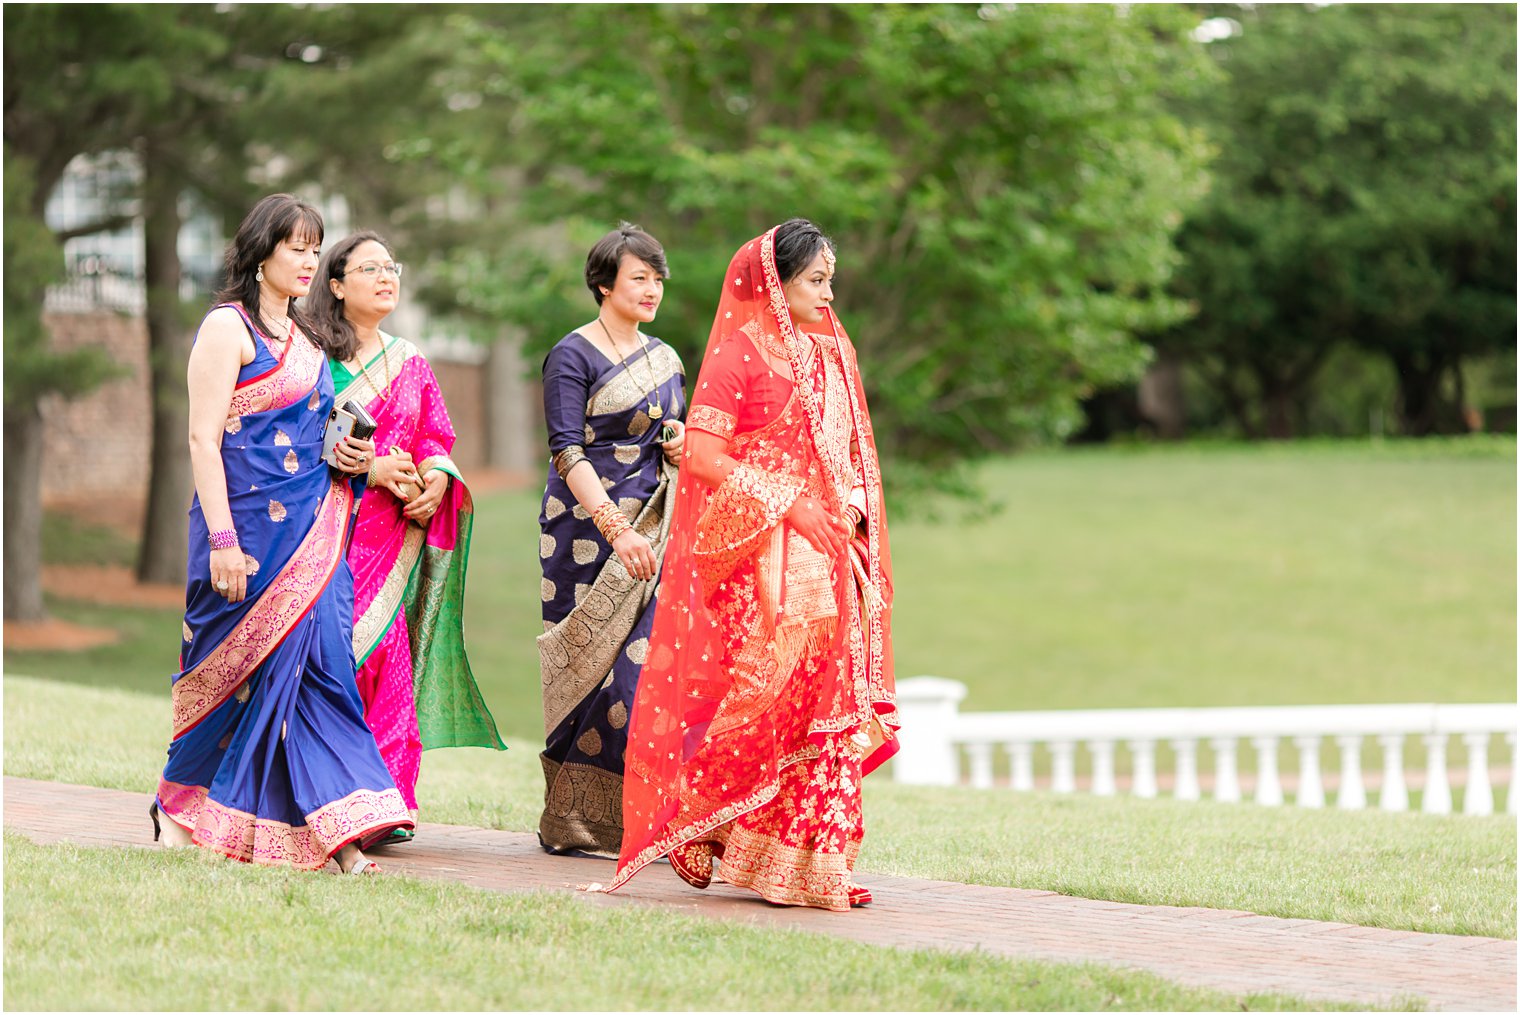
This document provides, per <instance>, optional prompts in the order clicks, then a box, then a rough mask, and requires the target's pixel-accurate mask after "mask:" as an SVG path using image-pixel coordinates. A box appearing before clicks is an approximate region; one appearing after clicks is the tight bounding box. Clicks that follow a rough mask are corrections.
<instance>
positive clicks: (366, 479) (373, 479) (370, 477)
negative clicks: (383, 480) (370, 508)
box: [364, 458, 380, 487]
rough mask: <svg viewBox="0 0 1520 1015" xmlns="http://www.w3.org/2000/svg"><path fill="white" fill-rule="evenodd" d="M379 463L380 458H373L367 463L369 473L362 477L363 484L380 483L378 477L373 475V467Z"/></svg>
mask: <svg viewBox="0 0 1520 1015" xmlns="http://www.w3.org/2000/svg"><path fill="white" fill-rule="evenodd" d="M379 464H380V459H378V458H375V459H373V460H371V461H370V463H369V473H368V474H367V475H366V476H365V477H364V485H365V486H367V487H376V486H379V485H380V477H378V476H376V475H375V467H376V466H378V465H379Z"/></svg>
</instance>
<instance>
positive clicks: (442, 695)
mask: <svg viewBox="0 0 1520 1015" xmlns="http://www.w3.org/2000/svg"><path fill="white" fill-rule="evenodd" d="M382 338H383V339H384V352H383V354H382V355H381V356H376V357H375V359H374V360H373V361H371V362H370V363H368V364H366V369H367V374H366V373H365V372H361V373H359V374H358V375H357V376H350V375H349V373H348V371H347V369H345V368H343V367H342V366H341V365H340V364H336V363H334V364H331V366H332V368H333V373H334V378H335V381H336V383H337V386H338V389H339V390H338V392H337V398H336V404H337V405H339V406H341V405H343V404H344V403H345V402H347V401H349V400H352V401H355V402H357V403H359V404H360V405H363V406H364V407H365V408H366V409H367V410H368V411H369V413H370V415H372V416H373V417H374V418H375V421H376V422H377V423H378V425H379V429H378V430H376V432H375V436H374V441H375V453H376V454H377V455H384V454H389V453H390V449H391V448H393V447H395V448H400V449H401V450H403V451H406V452H409V453H410V454H411V456H412V460H413V462H414V463H415V464H416V466H417V471H418V472H419V473H420V474H421V475H422V476H423V478H424V479H426V477H427V475H428V473H430V472H432V471H434V470H439V471H442V472H444V473H446V474H447V475H448V476H449V485H448V489H447V490H446V491H445V493H444V496H443V501H442V503H441V504H440V505H439V507H438V511H437V512H436V513H435V514H434V515H433V517H432V518H431V519H429V520H428V521H427V523H426V524H425V525H422V524H419V523H418V522H415V521H412V520H409V519H408V518H406V517H405V516H404V515H403V514H402V509H403V507H404V505H403V503H402V502H401V501H400V500H398V499H397V498H396V496H395V495H394V494H392V493H391V492H390V491H389V490H387V489H385V488H383V487H371V488H369V489H367V490H366V491H365V493H364V498H363V500H362V501H361V502H360V505H359V522H358V526H357V528H356V529H355V532H354V537H353V541H352V543H351V545H350V548H349V553H348V563H349V567H350V568H351V569H352V570H353V573H354V638H353V646H354V661H355V663H356V665H357V667H358V685H359V696H360V698H361V699H362V700H363V702H364V718H365V721H366V722H367V723H368V724H369V727H370V729H371V730H372V731H373V732H374V734H375V742H376V744H377V745H378V746H379V748H380V755H381V757H382V758H384V759H385V764H386V767H387V768H388V769H389V770H390V772H391V775H392V776H393V777H394V778H395V780H396V786H397V788H398V789H400V790H401V794H402V797H403V799H404V800H405V801H406V805H407V807H408V808H410V809H412V810H415V809H416V808H417V797H416V791H417V776H418V773H419V771H420V769H421V765H422V752H423V750H425V749H429V748H434V747H491V748H495V749H497V750H505V748H506V745H505V744H503V743H502V741H501V737H500V736H499V734H498V733H497V730H496V722H495V720H494V719H493V718H492V717H491V712H490V710H489V709H488V708H487V707H486V703H485V699H484V698H483V697H482V696H481V694H480V688H479V687H478V686H477V684H476V683H475V677H474V674H473V673H472V672H471V670H470V662H469V659H468V657H467V656H466V655H465V649H464V625H463V621H464V615H463V606H464V585H465V571H466V568H467V566H468V563H469V553H470V536H471V529H472V525H473V517H474V506H473V503H472V501H471V499H470V491H469V489H468V488H467V487H466V486H465V484H464V479H463V477H462V476H461V475H460V472H459V467H458V466H457V465H455V464H454V462H453V460H452V459H451V458H450V457H449V453H450V452H451V451H452V450H453V448H454V427H453V424H452V423H451V422H450V420H449V414H448V410H447V408H446V407H445V406H444V402H443V393H442V391H441V390H440V389H439V387H438V380H437V378H436V377H435V376H434V375H433V371H432V368H431V367H429V366H428V362H427V359H426V358H425V357H424V356H423V355H422V354H421V352H419V351H418V349H417V347H416V346H414V345H413V344H412V343H411V342H408V341H407V340H405V339H402V338H393V337H391V336H389V335H384V334H383V333H382ZM386 378H389V381H390V382H389V384H388V386H386V388H385V390H384V391H377V390H376V389H375V386H374V384H373V383H372V382H371V379H373V381H374V382H378V383H380V384H382V385H383V384H385V379H386Z"/></svg>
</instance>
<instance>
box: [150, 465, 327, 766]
mask: <svg viewBox="0 0 1520 1015" xmlns="http://www.w3.org/2000/svg"><path fill="white" fill-rule="evenodd" d="M353 499H354V493H353V490H352V489H351V488H350V487H349V485H348V484H347V483H345V482H343V481H342V480H339V479H334V480H333V481H332V486H331V488H329V490H328V492H327V496H326V497H324V498H322V504H321V505H320V507H319V509H318V512H317V520H316V522H315V523H314V524H313V525H312V527H311V531H310V532H308V533H307V534H306V538H305V539H304V540H302V541H301V545H300V546H298V547H297V548H296V552H295V554H294V555H292V556H291V558H290V561H289V562H288V563H287V564H286V565H285V567H284V569H283V570H281V571H280V573H279V574H278V575H276V576H275V579H274V581H272V582H270V583H269V588H268V589H266V590H265V591H264V593H263V595H261V596H259V599H258V602H256V603H254V604H253V608H252V609H250V610H249V611H248V615H247V616H245V617H244V618H243V620H242V622H241V623H240V624H238V625H237V627H235V628H234V629H233V630H232V632H231V633H230V634H228V635H227V637H226V638H225V639H223V641H222V643H221V644H220V645H218V646H217V647H216V648H214V649H212V650H211V653H210V654H209V655H207V656H206V658H205V659H202V660H201V661H200V663H199V664H198V665H197V666H196V667H195V668H194V669H192V670H190V671H189V672H187V673H186V674H185V675H184V676H182V677H180V678H179V679H178V680H176V681H175V682H174V686H173V688H172V690H171V695H172V698H173V703H174V711H173V718H174V739H176V740H178V739H179V738H180V737H182V736H184V735H185V734H186V733H188V732H189V731H190V730H191V729H193V728H194V727H195V725H196V724H197V723H199V722H200V721H201V720H202V719H205V718H206V716H208V715H210V714H211V713H212V712H213V711H215V710H216V709H217V708H219V707H220V706H221V705H222V703H223V702H225V701H226V700H227V699H228V697H230V696H231V695H232V694H233V693H234V692H235V691H236V690H237V689H238V687H240V686H241V685H242V683H243V681H245V680H247V679H248V676H249V675H250V674H251V673H253V671H254V670H256V669H258V667H259V666H260V664H262V663H263V662H264V660H265V659H267V658H269V654H270V653H271V652H273V651H274V650H275V649H276V648H278V647H279V645H280V643H281V642H282V641H284V640H285V637H286V636H287V635H288V634H290V632H291V630H293V629H294V628H295V626H296V624H298V623H299V622H300V621H301V618H302V617H304V616H306V613H307V611H309V610H310V609H311V607H312V605H313V604H314V603H316V601H317V599H318V598H319V597H320V596H321V595H322V592H323V590H324V589H326V588H327V583H328V582H329V581H331V580H332V576H333V573H334V572H335V571H336V570H337V568H338V564H339V563H340V562H341V561H342V560H343V549H344V536H345V534H346V530H347V525H348V514H349V507H350V505H351V503H352V501H353Z"/></svg>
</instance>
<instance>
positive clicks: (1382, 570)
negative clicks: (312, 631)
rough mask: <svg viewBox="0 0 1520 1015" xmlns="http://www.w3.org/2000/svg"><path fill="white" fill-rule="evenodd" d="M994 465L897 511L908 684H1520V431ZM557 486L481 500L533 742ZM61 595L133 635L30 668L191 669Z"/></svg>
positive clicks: (113, 676)
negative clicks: (946, 680) (978, 492)
mask: <svg viewBox="0 0 1520 1015" xmlns="http://www.w3.org/2000/svg"><path fill="white" fill-rule="evenodd" d="M981 475H982V478H983V480H984V482H985V484H986V486H987V488H988V490H989V492H990V493H991V494H992V495H993V496H994V497H996V498H998V499H999V500H1001V501H1002V502H1003V504H1004V510H1003V511H1002V513H1001V514H999V515H997V516H996V517H993V518H990V519H986V520H983V521H976V522H966V521H955V520H949V521H941V522H934V521H930V520H927V519H924V518H913V517H908V516H907V513H906V512H904V511H901V510H894V512H893V525H892V536H893V548H894V562H895V566H896V584H897V595H896V610H895V614H894V623H895V631H894V643H895V649H896V655H897V674H898V677H899V678H904V677H909V676H913V675H916V674H923V673H932V674H935V675H938V676H945V677H953V678H955V679H957V680H961V681H963V682H965V683H966V684H967V685H969V687H970V694H969V695H968V696H967V699H966V701H965V703H964V706H963V707H965V708H967V709H970V710H977V711H981V710H992V709H1046V708H1102V707H1111V708H1123V707H1147V706H1165V705H1249V704H1316V703H1341V702H1344V703H1354V702H1396V701H1513V700H1514V697H1515V612H1516V595H1515V568H1514V562H1515V550H1516V546H1515V478H1516V474H1515V444H1514V441H1513V440H1512V439H1509V440H1506V439H1498V440H1495V439H1487V440H1465V441H1458V442H1430V443H1416V442H1387V443H1385V444H1382V445H1376V444H1370V443H1358V442H1346V443H1310V444H1305V445H1261V446H1239V445H1227V446H1208V445H1205V446H1191V445H1186V446H1180V447H1164V448H1136V449H1125V448H1103V449H1094V450H1081V451H1063V452H1059V453H1055V452H1051V453H1041V454H1029V455H1024V456H1021V457H1018V458H1014V459H1009V460H1005V461H1000V462H995V463H992V464H990V465H988V466H987V467H985V468H984V469H983V470H982V472H981ZM538 497H539V495H538V493H537V492H536V491H532V490H527V491H517V492H512V493H501V494H492V495H489V496H484V497H481V498H480V499H479V500H478V501H477V504H476V508H477V515H476V520H475V540H474V550H473V552H474V557H473V559H472V561H471V567H470V574H469V590H468V596H467V600H468V602H467V609H466V628H465V630H466V635H467V640H468V644H469V649H470V657H471V660H472V662H473V664H474V669H475V673H476V676H477V678H478V679H479V681H480V683H481V687H482V690H483V691H484V693H485V695H486V699H487V701H488V702H489V703H490V705H491V707H492V710H493V711H494V712H495V714H496V717H497V720H498V722H499V723H500V724H501V727H502V729H503V731H504V732H505V733H506V734H508V735H511V736H517V737H523V738H528V739H537V738H538V737H539V736H541V734H542V727H541V721H540V717H541V710H540V691H539V679H538V658H537V652H536V649H535V647H534V638H535V637H536V636H537V635H538V634H539V633H540V632H541V630H542V627H541V625H540V622H539V603H538V599H537V589H538V586H539V580H538V575H539V571H538V567H539V564H538V556H537V547H538V533H537V523H536V517H537V511H538ZM57 542H59V541H58V540H56V539H55V540H54V543H57ZM65 542H66V541H65ZM60 552H61V551H60ZM54 605H55V608H57V612H58V613H59V615H61V616H63V617H64V618H66V619H69V620H72V621H74V622H76V623H88V624H100V625H110V626H118V627H121V628H123V629H124V631H125V633H126V638H125V640H124V641H123V642H122V643H121V644H119V645H117V646H113V647H111V648H108V649H101V650H98V651H95V652H91V653H85V654H83V655H78V656H60V655H42V654H36V653H24V654H23V653H7V655H6V667H7V669H9V670H10V671H12V672H19V673H28V674H35V675H39V676H47V677H52V678H55V679H63V680H73V681H78V682H85V683H96V684H107V685H115V686H122V687H133V688H139V689H145V690H147V689H151V690H157V691H161V690H162V689H163V688H164V687H165V686H166V685H167V681H168V676H169V674H170V673H171V672H172V671H173V670H174V654H175V652H176V651H177V648H178V640H177V632H178V628H179V625H178V622H177V620H178V618H177V616H175V614H174V613H173V612H172V611H139V610H124V609H96V608H82V607H75V606H61V605H59V604H54Z"/></svg>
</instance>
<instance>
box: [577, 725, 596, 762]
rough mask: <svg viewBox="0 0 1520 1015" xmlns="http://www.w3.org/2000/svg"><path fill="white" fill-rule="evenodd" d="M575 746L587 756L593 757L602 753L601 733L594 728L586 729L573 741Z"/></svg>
mask: <svg viewBox="0 0 1520 1015" xmlns="http://www.w3.org/2000/svg"><path fill="white" fill-rule="evenodd" d="M575 746H576V747H577V748H579V749H580V752H581V753H582V754H584V755H586V756H587V757H588V758H594V757H596V756H597V755H598V754H601V753H602V735H601V734H600V733H598V732H597V731H596V730H587V731H586V732H584V733H582V734H581V735H580V737H579V739H577V740H576V741H575Z"/></svg>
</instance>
